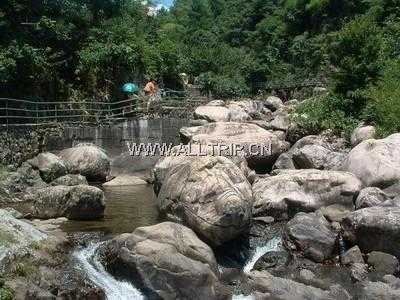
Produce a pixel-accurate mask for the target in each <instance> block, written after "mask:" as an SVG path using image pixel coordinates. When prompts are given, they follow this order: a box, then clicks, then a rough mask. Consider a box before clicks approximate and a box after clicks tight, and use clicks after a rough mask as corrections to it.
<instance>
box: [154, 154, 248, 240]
mask: <svg viewBox="0 0 400 300" xmlns="http://www.w3.org/2000/svg"><path fill="white" fill-rule="evenodd" d="M157 204H158V208H159V210H160V212H161V213H162V214H164V215H165V216H166V217H167V218H168V219H169V220H172V221H178V222H181V223H183V224H185V225H186V226H188V227H189V228H191V229H193V230H194V231H195V232H196V233H197V234H199V235H200V236H201V237H202V238H205V239H206V240H207V241H209V242H210V243H211V244H213V245H220V244H222V243H224V242H226V241H229V240H231V239H233V238H235V237H237V236H239V235H240V234H242V233H243V232H244V231H246V230H247V229H248V226H249V224H250V218H251V207H252V204H253V196H252V192H251V186H250V183H249V182H248V181H247V179H246V177H245V176H244V174H243V173H242V171H241V170H240V169H239V168H238V167H237V166H236V165H235V164H234V163H233V162H232V161H231V160H229V159H228V158H225V157H221V156H219V157H214V156H204V157H195V158H193V159H192V160H190V161H186V162H184V163H182V164H178V165H176V166H175V167H172V168H171V169H170V170H169V171H168V173H167V174H166V175H165V179H164V182H163V184H162V187H161V190H160V193H159V195H158V198H157Z"/></svg>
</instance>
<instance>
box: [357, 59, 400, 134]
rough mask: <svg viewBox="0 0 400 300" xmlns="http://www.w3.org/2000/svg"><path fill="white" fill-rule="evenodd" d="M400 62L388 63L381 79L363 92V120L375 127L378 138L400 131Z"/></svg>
mask: <svg viewBox="0 0 400 300" xmlns="http://www.w3.org/2000/svg"><path fill="white" fill-rule="evenodd" d="M399 82H400V60H395V61H390V62H389V63H388V64H387V66H386V68H385V70H384V72H383V76H382V78H381V79H380V80H379V81H378V83H377V84H376V85H371V86H370V87H369V88H368V89H367V90H366V91H365V92H364V94H365V96H366V97H367V98H368V105H367V107H366V109H365V110H364V114H363V118H364V119H365V120H366V121H367V122H373V123H375V124H376V126H377V131H378V134H379V135H380V136H387V135H389V134H392V133H395V132H399V131H400V118H399V116H400V85H399Z"/></svg>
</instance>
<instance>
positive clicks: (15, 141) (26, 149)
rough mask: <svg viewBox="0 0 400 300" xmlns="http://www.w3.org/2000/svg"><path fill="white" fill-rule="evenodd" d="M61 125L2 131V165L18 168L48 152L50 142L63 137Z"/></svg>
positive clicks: (0, 146) (0, 162)
mask: <svg viewBox="0 0 400 300" xmlns="http://www.w3.org/2000/svg"><path fill="white" fill-rule="evenodd" d="M61 134H62V127H61V126H60V125H54V126H47V127H46V128H44V127H39V128H32V127H21V128H8V129H6V128H2V129H0V164H2V165H4V166H10V165H11V166H12V167H18V166H19V165H20V164H21V163H22V162H24V161H26V160H27V159H30V158H32V157H34V156H35V155H37V154H38V153H39V152H41V151H46V148H47V144H48V140H49V139H50V138H51V137H54V136H61Z"/></svg>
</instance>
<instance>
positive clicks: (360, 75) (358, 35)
mask: <svg viewBox="0 0 400 300" xmlns="http://www.w3.org/2000/svg"><path fill="white" fill-rule="evenodd" d="M330 40H331V42H330V45H329V48H328V49H329V60H330V63H331V64H332V69H333V74H332V79H333V84H334V88H335V92H336V93H338V94H341V95H344V96H347V97H348V96H350V95H351V94H352V93H354V92H356V91H358V90H360V89H363V88H365V87H366V86H367V85H368V84H369V83H370V82H373V81H374V80H375V79H376V78H377V77H378V75H379V71H380V67H381V63H382V61H381V58H382V53H383V50H384V39H383V36H382V32H381V29H380V28H379V27H378V26H377V24H376V23H375V22H374V21H373V20H371V19H370V18H368V17H365V16H363V17H360V18H358V19H355V20H353V21H351V22H349V23H347V24H346V25H345V26H344V27H343V29H342V30H340V31H338V32H337V33H335V34H333V35H331V36H330Z"/></svg>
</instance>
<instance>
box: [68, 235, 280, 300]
mask: <svg viewBox="0 0 400 300" xmlns="http://www.w3.org/2000/svg"><path fill="white" fill-rule="evenodd" d="M281 241H282V240H281V238H280V237H275V238H273V239H271V240H269V241H268V242H267V243H266V244H265V245H263V246H259V247H257V248H256V250H255V251H254V253H253V255H252V256H251V257H250V258H249V259H248V261H247V262H246V264H245V265H244V267H243V272H244V273H249V272H250V271H251V270H252V269H253V268H254V265H255V263H256V262H257V260H258V259H260V258H261V257H262V256H263V255H264V254H265V253H268V252H271V251H277V250H279V249H280V248H281ZM100 245H101V243H97V244H91V245H90V246H88V247H87V248H83V249H80V250H77V251H75V252H74V257H75V258H76V259H77V261H78V262H79V267H80V268H81V269H82V270H83V271H84V272H85V273H86V274H87V276H88V277H89V279H90V280H91V281H92V282H93V283H94V284H95V285H97V286H98V287H100V288H102V289H103V290H104V292H105V294H106V297H107V299H108V300H144V299H145V297H144V296H143V295H142V294H141V293H140V292H139V290H138V289H136V288H135V287H134V286H133V285H132V284H131V283H129V282H125V281H119V280H117V279H115V278H114V277H113V276H112V275H111V274H109V273H108V272H107V271H106V270H105V268H104V266H103V265H102V264H101V262H100V261H99V259H98V258H97V257H96V250H97V248H98V247H99V246H100ZM253 299H254V297H253V296H252V295H249V296H245V295H233V296H232V300H253Z"/></svg>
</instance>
